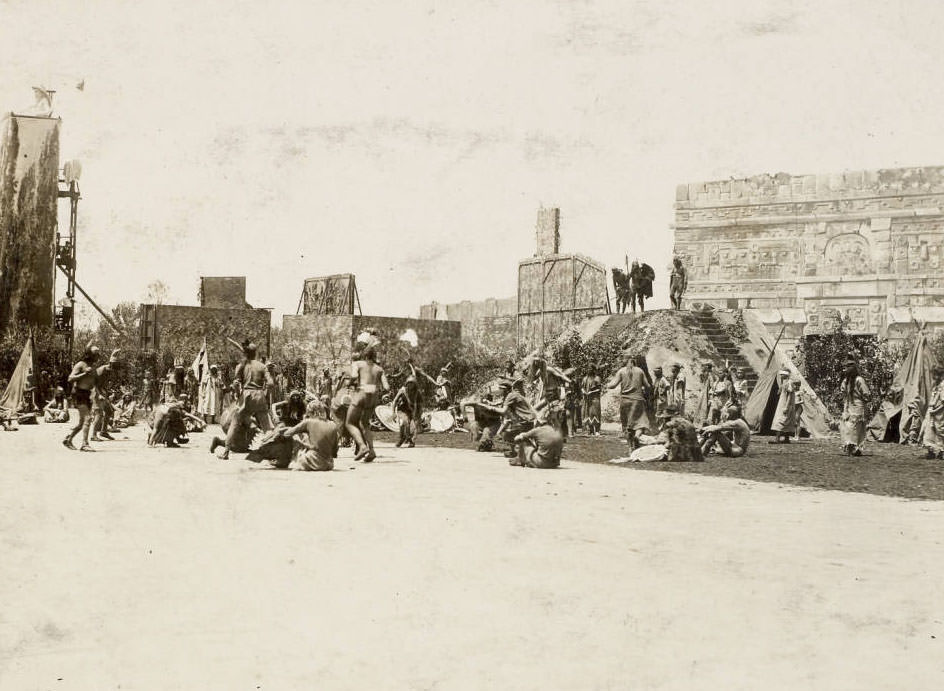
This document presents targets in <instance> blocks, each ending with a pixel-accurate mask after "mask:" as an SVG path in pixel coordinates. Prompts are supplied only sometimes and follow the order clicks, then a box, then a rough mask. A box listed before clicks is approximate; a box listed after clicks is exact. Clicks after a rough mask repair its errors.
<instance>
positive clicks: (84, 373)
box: [62, 344, 119, 451]
mask: <svg viewBox="0 0 944 691" xmlns="http://www.w3.org/2000/svg"><path fill="white" fill-rule="evenodd" d="M118 353H119V350H118V349H117V348H116V349H115V350H113V351H112V353H111V357H109V358H108V362H106V363H105V364H104V365H101V366H99V367H96V366H95V365H96V364H97V363H98V361H99V357H100V354H99V349H98V346H94V345H91V344H89V346H88V347H86V349H85V352H84V353H83V354H82V358H81V359H80V360H79V361H78V362H77V363H75V366H74V367H73V368H72V372H71V373H70V374H69V383H70V384H72V402H73V403H74V404H75V407H76V409H77V410H78V411H79V420H78V422H77V423H76V425H75V427H73V428H72V429H71V430H70V431H69V434H67V435H66V438H65V439H63V440H62V445H63V446H65V447H66V448H67V449H72V450H73V451H74V450H75V447H74V446H73V445H72V440H73V439H75V435H77V434H78V433H79V431H81V432H82V446H81V447H79V451H95V449H93V448H92V447H91V446H89V427H90V426H91V421H92V418H91V412H92V391H93V390H94V389H95V386H96V384H97V383H98V379H99V377H101V376H102V375H103V374H105V372H107V371H108V370H109V369H110V368H111V367H112V365H114V364H115V363H116V362H118Z"/></svg>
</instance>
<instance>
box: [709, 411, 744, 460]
mask: <svg viewBox="0 0 944 691" xmlns="http://www.w3.org/2000/svg"><path fill="white" fill-rule="evenodd" d="M727 418H728V419H727V420H725V421H723V422H720V423H718V424H717V425H709V426H708V427H703V428H702V430H701V431H702V434H703V435H704V442H703V443H702V446H701V452H702V455H704V456H707V455H708V454H709V453H711V452H712V451H713V450H714V448H715V444H717V445H718V446H720V447H721V455H722V456H730V457H731V458H737V457H739V456H743V455H744V454H746V453H747V446H748V444H750V442H751V428H750V427H749V426H748V424H747V423H746V422H744V419H743V418H742V417H741V409H740V408H738V407H737V406H735V405H732V406H728V409H727Z"/></svg>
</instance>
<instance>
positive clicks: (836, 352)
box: [793, 317, 909, 417]
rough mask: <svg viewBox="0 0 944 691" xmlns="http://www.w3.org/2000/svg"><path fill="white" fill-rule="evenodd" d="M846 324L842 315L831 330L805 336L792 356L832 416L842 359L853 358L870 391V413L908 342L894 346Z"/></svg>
mask: <svg viewBox="0 0 944 691" xmlns="http://www.w3.org/2000/svg"><path fill="white" fill-rule="evenodd" d="M848 326H849V319H848V317H842V318H840V319H838V320H837V321H836V325H835V326H834V327H833V329H832V330H831V331H829V332H827V333H823V334H818V335H813V336H807V337H806V338H805V339H803V340H801V341H800V343H799V344H798V345H797V348H796V351H795V352H794V355H793V360H794V363H795V364H796V366H797V367H798V368H799V370H800V371H801V372H802V373H803V376H804V377H806V379H807V381H809V383H810V386H811V387H813V390H814V391H816V393H817V395H818V396H819V397H820V399H822V401H823V403H825V404H826V407H827V408H828V409H829V412H830V413H831V414H832V415H834V416H836V417H838V416H839V415H841V414H842V407H843V401H842V392H841V388H840V387H841V386H842V377H843V370H844V363H845V362H846V361H847V360H850V359H851V360H855V361H856V363H857V365H858V367H859V374H861V375H862V377H864V378H865V380H866V382H867V383H868V385H869V389H870V390H871V392H872V399H871V401H870V410H869V414H870V415H871V414H873V413H874V412H875V411H876V410H877V409H878V406H879V405H880V404H881V402H882V399H884V397H885V394H886V393H887V392H888V388H889V386H891V383H892V380H893V379H894V377H895V372H896V371H897V369H898V366H899V365H900V364H901V361H902V360H903V359H904V356H905V354H906V353H907V352H908V348H909V345H908V342H907V341H906V342H905V343H904V344H902V345H899V346H894V345H892V344H890V343H889V342H888V341H887V340H880V339H878V338H876V337H875V336H871V335H862V336H860V335H853V334H850V333H849V332H848Z"/></svg>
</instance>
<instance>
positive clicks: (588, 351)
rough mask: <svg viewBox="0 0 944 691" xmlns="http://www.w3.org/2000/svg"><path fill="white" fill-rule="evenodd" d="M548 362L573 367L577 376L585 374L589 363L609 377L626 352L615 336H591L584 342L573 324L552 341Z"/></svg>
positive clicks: (616, 368) (623, 363) (600, 373)
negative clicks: (592, 337)
mask: <svg viewBox="0 0 944 691" xmlns="http://www.w3.org/2000/svg"><path fill="white" fill-rule="evenodd" d="M550 350H551V361H552V362H553V363H554V364H555V365H556V366H557V367H560V368H561V369H568V368H570V367H573V368H574V369H575V371H576V373H577V376H581V377H582V376H585V375H586V374H587V372H588V371H589V369H590V366H591V365H596V367H597V371H598V373H599V375H600V376H601V377H603V378H606V377H609V376H612V375H613V373H614V372H616V370H618V369H619V368H620V367H622V366H623V365H625V364H626V358H627V355H628V353H627V352H626V351H624V349H623V344H622V341H621V340H620V339H619V338H616V337H614V336H609V337H602V338H594V339H591V340H590V341H589V342H587V343H584V342H583V340H582V339H581V337H580V331H579V330H578V329H577V328H576V327H574V328H571V329H568V330H567V331H564V332H563V333H562V334H561V335H560V336H558V337H557V339H555V340H554V341H552V342H551V346H550Z"/></svg>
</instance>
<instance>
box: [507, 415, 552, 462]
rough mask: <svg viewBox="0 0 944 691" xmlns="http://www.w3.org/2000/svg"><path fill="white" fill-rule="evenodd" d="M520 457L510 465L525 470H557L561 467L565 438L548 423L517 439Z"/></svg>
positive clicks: (522, 434)
mask: <svg viewBox="0 0 944 691" xmlns="http://www.w3.org/2000/svg"><path fill="white" fill-rule="evenodd" d="M515 441H516V442H517V443H518V455H517V457H515V458H512V459H511V460H510V461H508V464H509V465H518V466H521V467H523V468H557V467H559V466H560V457H561V451H562V450H563V448H564V437H563V435H562V434H561V433H560V432H558V431H557V430H556V429H554V427H552V426H551V425H549V424H548V423H547V422H541V423H539V424H538V425H537V426H536V427H534V428H533V429H531V430H529V431H527V432H522V433H521V434H519V435H517V436H516V437H515Z"/></svg>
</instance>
